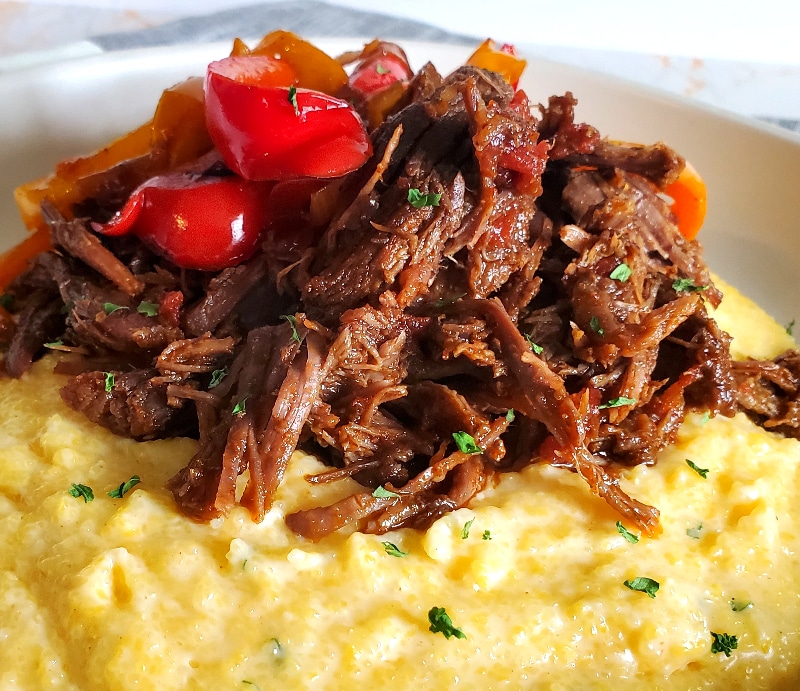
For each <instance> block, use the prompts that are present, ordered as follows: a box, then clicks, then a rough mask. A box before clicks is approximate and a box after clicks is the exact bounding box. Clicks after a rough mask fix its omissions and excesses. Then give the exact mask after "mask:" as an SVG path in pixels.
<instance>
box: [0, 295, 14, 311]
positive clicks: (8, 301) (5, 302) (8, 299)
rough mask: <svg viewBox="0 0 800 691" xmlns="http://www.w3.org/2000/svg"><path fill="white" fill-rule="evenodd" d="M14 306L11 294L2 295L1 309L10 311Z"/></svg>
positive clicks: (0, 299) (0, 297)
mask: <svg viewBox="0 0 800 691" xmlns="http://www.w3.org/2000/svg"><path fill="white" fill-rule="evenodd" d="M13 306H14V296H13V295H12V294H11V293H3V294H2V295H0V307H2V308H3V309H4V310H10V309H11V308H12V307H13Z"/></svg>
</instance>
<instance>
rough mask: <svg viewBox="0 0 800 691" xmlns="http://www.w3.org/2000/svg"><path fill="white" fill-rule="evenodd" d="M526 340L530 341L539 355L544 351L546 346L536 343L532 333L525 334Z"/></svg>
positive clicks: (533, 349) (532, 347)
mask: <svg viewBox="0 0 800 691" xmlns="http://www.w3.org/2000/svg"><path fill="white" fill-rule="evenodd" d="M525 340H526V341H527V342H528V345H529V346H530V347H531V350H532V351H533V352H534V353H536V354H537V355H541V354H542V353H543V352H544V348H542V346H540V345H539V344H538V343H534V341H533V339H532V338H531V335H530V334H525Z"/></svg>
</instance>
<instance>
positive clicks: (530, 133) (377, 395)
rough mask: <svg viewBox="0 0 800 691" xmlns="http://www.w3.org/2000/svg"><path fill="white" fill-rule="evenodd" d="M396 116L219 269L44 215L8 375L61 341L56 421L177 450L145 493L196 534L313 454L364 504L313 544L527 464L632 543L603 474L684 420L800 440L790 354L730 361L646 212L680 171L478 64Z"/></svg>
mask: <svg viewBox="0 0 800 691" xmlns="http://www.w3.org/2000/svg"><path fill="white" fill-rule="evenodd" d="M399 103H400V105H398V106H397V108H396V109H395V110H394V112H393V114H392V115H390V116H389V117H388V118H387V119H386V120H385V121H384V122H383V124H381V125H379V126H377V127H376V128H375V129H374V131H373V132H372V135H371V136H372V143H373V151H374V155H373V156H372V158H371V159H370V161H368V162H367V164H366V165H364V166H363V167H362V168H361V169H360V170H357V171H355V172H353V173H352V174H350V175H349V176H346V177H345V178H342V179H340V180H338V181H335V182H333V183H331V184H330V185H329V186H328V187H327V188H325V190H323V192H324V193H322V196H321V197H319V198H317V197H314V198H312V201H311V203H310V210H309V213H308V217H307V218H308V222H307V223H306V222H305V221H303V222H302V223H300V224H299V225H298V226H297V227H295V228H294V229H293V233H294V234H292V233H288V234H286V233H273V234H268V235H267V237H266V238H265V240H264V246H263V247H262V248H261V249H260V251H259V252H258V253H257V254H256V255H255V256H254V257H253V258H251V259H249V260H248V261H247V262H245V263H243V264H240V265H239V266H235V267H232V268H228V269H224V270H222V271H220V272H216V273H203V272H199V271H189V270H181V269H179V268H177V267H175V266H174V265H172V264H170V263H169V262H167V261H166V260H163V259H159V258H158V257H157V256H156V255H154V254H153V253H152V252H151V251H150V250H149V249H147V248H146V247H144V246H143V245H141V243H138V241H136V240H135V238H132V237H126V238H112V239H109V238H101V237H99V236H97V235H95V234H94V232H93V230H92V228H93V226H92V222H93V221H97V220H100V221H102V220H104V219H103V218H102V217H101V216H100V215H98V218H91V217H90V218H88V219H86V218H82V217H79V218H76V219H74V220H66V219H65V218H64V217H62V216H61V215H60V214H59V213H58V212H57V211H55V209H54V208H53V207H52V206H51V205H49V204H47V203H46V204H45V205H44V206H43V214H44V218H45V219H46V220H47V222H48V224H49V226H50V228H51V232H52V240H53V246H54V248H55V249H54V250H53V251H52V252H48V253H45V254H43V255H41V256H39V257H38V258H37V259H36V260H35V261H34V262H33V263H32V265H31V267H30V269H29V270H28V271H27V272H26V273H25V274H23V275H22V276H20V277H19V278H18V279H17V280H16V281H15V282H14V283H13V284H12V285H11V286H10V289H9V292H10V294H11V296H12V297H13V298H14V302H15V306H14V307H13V308H12V311H13V313H14V315H15V317H14V319H15V323H14V324H11V325H10V326H9V325H6V326H8V328H4V330H3V334H4V338H5V340H6V341H7V342H8V343H9V345H8V348H7V352H6V356H5V368H6V371H7V372H8V373H9V374H10V375H11V376H21V375H22V374H23V373H24V372H25V371H26V370H27V369H28V368H29V367H30V365H31V362H32V361H33V359H34V358H35V357H38V356H39V355H40V353H41V352H42V351H43V350H44V348H43V346H44V344H45V343H48V342H51V341H56V340H58V341H60V342H61V345H59V346H58V348H59V349H60V350H61V351H66V352H63V353H62V354H61V355H60V361H59V363H58V365H57V370H58V371H59V372H62V373H65V374H67V375H68V376H69V379H68V380H67V383H66V384H65V386H64V388H63V391H62V397H63V399H64V400H65V401H66V402H67V404H68V405H70V406H71V407H73V408H74V409H76V410H78V411H81V412H82V413H83V414H85V415H86V416H87V417H88V418H89V419H91V420H93V421H95V422H97V423H99V424H101V425H104V426H105V427H107V428H108V429H110V430H111V431H113V432H115V433H116V434H120V435H124V436H129V437H133V438H135V439H153V438H157V437H162V436H170V435H175V434H185V433H193V434H195V435H197V436H198V437H199V441H200V443H199V447H198V451H197V453H196V455H195V456H194V458H192V459H191V461H190V462H189V464H188V465H187V466H186V467H185V468H183V469H182V470H181V471H180V472H178V473H177V474H176V475H175V476H174V477H173V478H172V479H171V480H170V482H169V487H170V489H171V490H172V492H173V494H174V496H175V500H176V501H177V503H178V506H179V507H180V508H181V510H182V511H184V512H185V513H186V514H187V515H189V516H191V517H193V518H196V519H198V520H208V519H210V518H213V517H215V516H219V515H224V514H226V513H227V512H228V511H229V510H230V509H231V508H232V507H234V506H235V505H236V504H237V501H238V502H239V503H241V504H242V505H243V506H245V507H247V508H248V509H249V511H250V513H251V515H252V516H253V518H254V519H255V520H261V519H262V518H263V517H264V515H265V513H266V511H267V510H268V509H269V508H270V506H271V504H272V502H273V500H274V497H275V492H276V490H277V488H278V486H279V485H280V483H281V480H282V478H283V475H284V472H285V470H286V467H287V464H288V463H289V462H290V458H291V455H292V453H293V452H294V450H295V449H296V448H298V446H300V447H301V448H303V449H307V450H311V451H313V453H315V454H316V455H317V456H318V457H319V458H320V459H321V460H322V461H323V462H324V463H325V464H326V465H327V468H326V469H325V470H324V471H323V472H320V473H318V474H316V475H314V476H313V477H309V478H308V480H309V482H311V483H314V484H319V483H331V482H337V481H339V480H342V479H344V478H349V479H351V480H355V481H356V482H358V483H360V485H361V486H362V489H360V490H359V491H357V492H355V493H354V494H351V495H349V496H346V497H344V498H342V499H341V500H339V501H337V502H335V503H333V504H332V505H330V506H319V507H314V508H310V509H307V510H303V511H298V512H296V513H294V514H292V515H290V516H288V517H287V523H288V525H289V526H290V527H291V529H292V530H294V531H295V532H297V533H298V534H300V535H303V536H305V537H307V538H309V539H312V540H318V539H321V538H323V537H324V536H325V535H328V534H330V533H331V532H333V531H336V530H339V529H341V528H343V527H345V526H353V527H355V528H356V529H359V530H364V531H367V532H373V533H384V532H386V531H388V530H391V529H393V528H397V527H403V526H409V527H425V526H428V525H430V524H431V523H432V522H433V521H434V520H436V519H437V518H438V517H440V516H441V515H443V514H444V513H446V512H448V511H452V510H454V509H456V508H459V507H462V506H465V505H466V504H467V503H468V502H469V501H470V500H471V499H472V498H473V497H474V496H475V495H476V494H477V493H478V492H480V491H482V490H484V489H486V488H487V487H489V486H490V485H491V483H492V482H493V480H494V478H496V477H497V475H498V474H499V473H501V472H507V471H510V470H518V469H520V468H522V467H524V466H526V465H528V464H530V463H534V462H545V463H549V464H552V465H555V466H559V467H563V468H565V469H568V470H570V471H572V472H575V473H577V474H578V475H579V476H580V477H581V478H582V479H583V480H584V481H585V482H586V483H587V485H588V487H589V489H590V490H591V492H593V493H594V494H595V495H597V496H598V497H600V498H602V499H603V500H605V501H606V502H608V503H609V504H610V505H611V506H613V507H614V508H615V509H616V510H617V511H618V512H619V514H620V515H621V516H623V517H625V518H626V519H627V520H628V521H629V522H630V523H632V524H635V525H638V526H639V527H640V529H641V530H643V531H644V532H646V533H648V534H651V535H652V534H655V533H657V532H658V531H659V524H658V510H657V509H656V508H655V507H652V506H648V505H645V504H643V503H641V502H639V501H637V500H636V499H635V498H632V497H630V496H628V495H627V494H626V493H625V492H624V491H623V490H622V489H621V487H620V485H619V482H618V480H617V470H618V469H619V468H621V467H624V466H630V465H636V464H640V463H648V464H652V463H655V462H656V461H657V458H658V453H659V452H660V451H661V450H662V449H663V448H664V447H665V446H666V445H668V444H670V443H673V442H674V441H675V439H676V435H677V431H678V429H679V427H680V425H681V423H682V421H683V419H684V417H685V415H686V414H687V412H689V411H698V412H699V411H706V412H708V413H710V414H712V415H718V414H719V415H728V416H729V415H732V414H733V413H735V412H736V411H737V410H744V411H746V412H747V413H748V415H750V416H751V417H753V419H755V420H756V421H757V422H758V423H759V424H762V425H763V426H764V427H765V428H767V429H770V430H773V431H775V432H779V433H781V434H786V435H789V436H794V437H797V438H800V402H798V401H799V397H800V355H798V353H796V352H790V353H785V354H784V355H782V356H781V357H779V358H777V359H775V360H774V361H770V362H756V361H748V362H732V361H731V358H730V354H729V347H728V346H729V337H728V336H727V334H725V333H724V332H722V331H721V329H720V328H719V327H718V326H717V324H716V323H715V322H714V320H713V319H712V318H711V317H710V316H709V313H708V311H707V310H706V303H708V304H711V305H712V306H716V305H717V304H718V303H719V300H720V298H721V295H720V293H719V291H718V290H717V289H716V288H715V287H714V285H713V283H712V281H711V277H710V274H709V270H708V267H707V266H706V265H705V263H704V261H703V258H702V253H701V250H700V246H699V245H698V244H697V243H696V242H695V241H690V240H686V239H685V238H684V237H683V235H682V234H681V233H680V231H679V229H678V227H677V225H676V219H675V218H674V217H673V215H672V212H671V210H670V207H669V205H668V203H667V201H666V200H665V198H664V190H665V186H666V185H668V184H669V183H670V182H672V181H674V180H675V179H676V177H677V176H678V175H679V173H680V172H681V170H682V168H683V166H684V161H683V159H682V158H681V157H680V156H679V155H678V154H676V153H675V152H674V151H672V150H671V149H670V148H669V147H667V146H665V145H664V144H660V143H658V144H655V145H652V146H646V145H630V144H620V143H612V142H609V141H607V140H604V139H602V138H601V137H600V134H599V133H598V131H597V130H596V129H595V128H593V127H592V126H590V125H587V124H583V123H580V122H576V121H575V105H576V103H577V102H576V100H575V99H574V97H573V96H572V94H569V93H568V94H565V95H563V96H554V97H552V98H551V99H550V100H549V102H548V104H547V106H540V108H539V113H538V116H535V115H534V114H533V111H532V109H531V107H530V105H529V103H528V101H527V98H526V97H525V95H524V93H522V92H516V93H515V92H514V91H513V90H512V89H511V88H510V87H509V86H508V85H507V84H506V83H505V82H504V81H503V80H502V79H501V78H500V77H499V76H498V75H496V74H493V73H490V72H486V71H484V70H481V69H478V68H474V67H462V68H460V69H459V70H457V71H456V72H454V73H453V74H451V75H449V76H446V77H441V76H440V75H439V74H438V73H437V72H436V70H435V69H434V68H433V67H432V66H431V65H426V66H425V67H424V68H423V69H422V70H421V71H420V73H419V74H418V75H417V76H416V77H415V78H414V80H413V81H412V83H411V85H410V86H409V88H408V89H407V91H406V93H405V95H404V96H403V98H402V99H401V101H400V102H399ZM104 203H105V204H106V206H107V203H106V202H104ZM120 203H121V200H120ZM93 206H94V207H97V209H98V210H97V214H101V213H102V214H106V215H107V214H108V213H109V211H108V209H105V210H102V211H101V210H100V209H101V207H102V204H94V205H93V204H91V203H85V204H82V205H81V206H80V207H79V208H78V211H79V212H81V211H82V212H83V213H88V214H89V215H90V216H91V213H92V212H91V209H92V208H93ZM322 210H324V213H323V211H322ZM304 218H305V217H304ZM245 472H247V483H246V488H245V489H244V493H243V495H242V496H241V497H240V498H238V499H237V496H238V495H237V492H236V485H237V482H236V481H237V478H238V477H239V476H240V475H242V474H243V473H245Z"/></svg>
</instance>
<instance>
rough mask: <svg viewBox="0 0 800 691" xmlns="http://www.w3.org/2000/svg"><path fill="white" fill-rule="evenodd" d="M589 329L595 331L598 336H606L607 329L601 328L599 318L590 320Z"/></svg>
mask: <svg viewBox="0 0 800 691" xmlns="http://www.w3.org/2000/svg"><path fill="white" fill-rule="evenodd" d="M589 328H590V329H591V330H592V331H594V332H595V333H596V334H597V335H598V336H603V335H605V333H606V331H605V329H604V328H603V327H602V326H600V320H599V319H598V318H597V317H592V318H591V319H590V320H589Z"/></svg>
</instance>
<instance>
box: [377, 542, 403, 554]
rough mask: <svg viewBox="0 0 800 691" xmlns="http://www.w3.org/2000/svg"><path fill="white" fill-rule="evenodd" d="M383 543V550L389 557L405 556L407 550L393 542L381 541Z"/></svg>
mask: <svg viewBox="0 0 800 691" xmlns="http://www.w3.org/2000/svg"><path fill="white" fill-rule="evenodd" d="M381 544H382V545H383V551H384V552H386V554H388V555H389V556H390V557H407V556H408V552H404V551H403V550H402V549H400V548H399V547H398V546H397V545H396V544H394V542H381Z"/></svg>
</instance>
